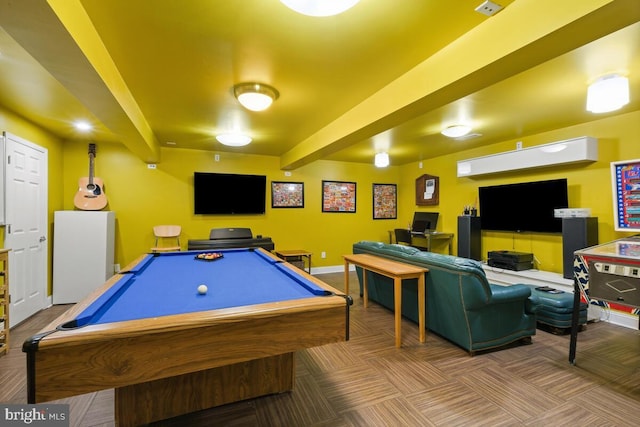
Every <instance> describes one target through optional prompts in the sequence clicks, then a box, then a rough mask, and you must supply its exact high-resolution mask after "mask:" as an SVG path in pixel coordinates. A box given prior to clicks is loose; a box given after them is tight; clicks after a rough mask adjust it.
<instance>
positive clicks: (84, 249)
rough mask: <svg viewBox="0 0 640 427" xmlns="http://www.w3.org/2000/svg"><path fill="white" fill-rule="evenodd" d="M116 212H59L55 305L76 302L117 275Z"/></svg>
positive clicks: (55, 224)
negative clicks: (115, 256)
mask: <svg viewBox="0 0 640 427" xmlns="http://www.w3.org/2000/svg"><path fill="white" fill-rule="evenodd" d="M115 219H116V215H115V212H112V211H56V212H55V213H54V219H53V303H54V304H71V303H76V302H78V301H80V300H82V299H83V298H85V297H86V296H87V295H89V294H90V293H91V292H92V291H94V290H95V289H96V288H98V287H99V286H100V285H102V284H103V283H104V282H105V281H106V280H107V279H109V278H110V277H111V276H113V274H114V248H115V222H116V221H115Z"/></svg>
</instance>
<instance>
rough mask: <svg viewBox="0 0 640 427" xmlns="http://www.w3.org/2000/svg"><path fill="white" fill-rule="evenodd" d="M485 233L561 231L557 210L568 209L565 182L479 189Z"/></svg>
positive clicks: (557, 181)
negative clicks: (556, 214)
mask: <svg viewBox="0 0 640 427" xmlns="http://www.w3.org/2000/svg"><path fill="white" fill-rule="evenodd" d="M478 191H479V200H480V224H481V227H482V229H483V230H496V231H531V232H541V233H560V232H562V219H561V218H555V217H554V212H553V210H554V209H560V208H567V207H569V198H568V192H567V180H566V179H564V178H563V179H554V180H549V181H536V182H523V183H519V184H506V185H496V186H491V187H480V188H479V189H478Z"/></svg>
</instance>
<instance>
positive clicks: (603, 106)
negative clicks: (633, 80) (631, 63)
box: [587, 74, 629, 113]
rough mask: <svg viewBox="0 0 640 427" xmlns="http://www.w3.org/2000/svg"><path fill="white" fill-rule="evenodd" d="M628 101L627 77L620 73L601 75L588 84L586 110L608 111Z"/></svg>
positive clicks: (620, 106)
mask: <svg viewBox="0 0 640 427" xmlns="http://www.w3.org/2000/svg"><path fill="white" fill-rule="evenodd" d="M628 103H629V79H628V78H626V77H625V76H621V75H620V74H609V75H606V76H602V77H600V78H599V79H597V80H596V81H595V82H593V83H591V85H589V89H588V90H587V111H591V112H592V113H608V112H609V111H614V110H617V109H619V108H622V107H623V106H624V105H626V104H628Z"/></svg>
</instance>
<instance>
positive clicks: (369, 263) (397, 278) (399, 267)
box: [343, 254, 429, 347]
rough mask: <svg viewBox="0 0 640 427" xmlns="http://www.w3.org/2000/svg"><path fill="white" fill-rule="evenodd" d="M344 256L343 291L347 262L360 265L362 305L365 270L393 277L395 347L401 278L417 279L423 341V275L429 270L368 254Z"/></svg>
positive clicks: (399, 341)
mask: <svg viewBox="0 0 640 427" xmlns="http://www.w3.org/2000/svg"><path fill="white" fill-rule="evenodd" d="M343 257H344V292H345V294H347V295H349V264H353V265H355V266H358V267H361V268H362V269H363V270H365V271H363V274H362V288H363V299H364V306H365V308H366V307H367V304H368V289H367V275H366V270H369V271H373V272H374V273H378V274H381V275H383V276H386V277H390V278H392V279H393V299H394V312H395V336H396V347H401V346H402V332H401V324H402V280H403V279H418V327H419V328H420V342H425V339H426V325H425V315H424V311H425V293H426V291H425V283H424V275H425V273H427V272H428V271H429V269H427V268H423V267H418V266H415V265H411V264H405V263H402V262H397V261H392V260H390V259H386V258H382V257H379V256H375V255H370V254H350V255H343Z"/></svg>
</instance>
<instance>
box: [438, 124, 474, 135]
mask: <svg viewBox="0 0 640 427" xmlns="http://www.w3.org/2000/svg"><path fill="white" fill-rule="evenodd" d="M469 132H471V126H467V125H453V126H449V127H447V128H445V129H443V130H442V132H441V133H442V134H443V135H444V136H447V137H449V138H460V137H461V136H465V135H466V134H468V133H469Z"/></svg>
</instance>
